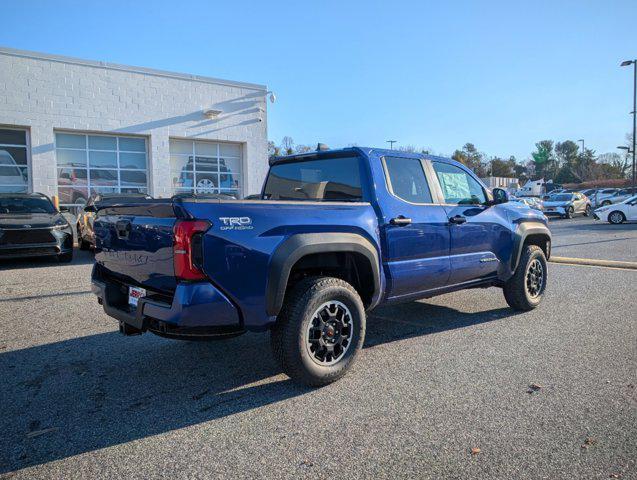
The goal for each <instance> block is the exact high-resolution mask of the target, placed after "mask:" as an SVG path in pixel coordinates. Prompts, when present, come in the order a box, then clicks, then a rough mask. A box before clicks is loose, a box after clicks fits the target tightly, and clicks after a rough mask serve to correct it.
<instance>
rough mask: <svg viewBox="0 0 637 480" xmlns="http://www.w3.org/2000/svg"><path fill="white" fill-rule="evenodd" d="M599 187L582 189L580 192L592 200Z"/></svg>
mask: <svg viewBox="0 0 637 480" xmlns="http://www.w3.org/2000/svg"><path fill="white" fill-rule="evenodd" d="M597 190H598V189H597V188H588V189H586V190H582V191H581V192H580V193H581V194H582V195H586V196H587V197H588V198H589V199H590V200H593V195H594V194H595V192H597Z"/></svg>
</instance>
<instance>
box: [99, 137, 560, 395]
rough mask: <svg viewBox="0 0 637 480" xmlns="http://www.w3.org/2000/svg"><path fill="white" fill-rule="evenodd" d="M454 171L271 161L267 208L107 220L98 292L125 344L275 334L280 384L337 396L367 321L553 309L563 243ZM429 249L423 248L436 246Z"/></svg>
mask: <svg viewBox="0 0 637 480" xmlns="http://www.w3.org/2000/svg"><path fill="white" fill-rule="evenodd" d="M507 197H508V196H507V193H506V191H504V190H502V189H498V188H496V189H494V190H493V193H491V192H489V191H488V190H487V188H486V187H485V186H484V184H483V183H482V182H481V181H480V180H479V178H478V177H477V176H476V175H475V174H474V173H473V172H472V171H470V170H469V169H467V167H465V166H464V165H462V164H460V163H458V162H455V161H453V160H451V159H447V158H442V157H435V156H429V155H420V154H410V153H406V152H398V151H395V150H377V149H370V148H358V147H356V148H346V149H342V150H334V151H330V150H327V151H324V150H321V151H317V152H311V153H307V154H299V155H292V156H288V157H282V158H276V159H272V160H270V171H269V173H268V176H267V179H266V182H265V185H264V188H263V191H262V198H263V200H220V199H200V198H185V197H175V198H173V199H156V200H135V201H131V202H129V203H127V204H125V205H118V206H113V205H101V204H99V203H98V204H97V210H98V212H97V217H96V219H95V224H94V225H95V227H94V228H95V235H96V244H97V245H96V255H95V259H96V263H95V266H94V268H93V272H92V289H93V292H95V294H96V295H97V297H98V301H99V303H101V304H102V305H103V307H104V311H105V312H106V313H107V314H108V315H110V316H112V317H114V318H115V319H117V320H118V321H119V322H120V331H121V332H122V333H123V334H125V335H137V334H141V333H143V332H147V331H150V332H153V333H155V334H157V335H161V336H164V337H169V338H185V339H193V338H197V337H198V338H200V339H201V338H214V337H215V336H216V337H220V336H221V337H224V336H225V337H228V336H232V335H238V334H241V333H243V332H245V331H264V330H270V332H271V343H272V348H273V352H274V356H275V357H276V359H278V361H279V362H280V363H281V365H282V368H283V371H284V372H285V373H287V374H288V375H289V376H290V377H292V378H293V379H295V380H296V381H299V382H301V383H304V384H308V385H313V386H320V385H325V384H328V383H331V382H333V381H335V380H337V379H338V378H340V377H341V376H342V375H344V374H345V372H346V371H347V370H348V369H349V368H350V367H351V365H352V362H353V361H354V360H355V358H356V355H357V353H358V352H359V350H360V349H361V347H362V345H363V341H364V337H365V318H366V312H368V311H371V310H373V309H374V308H375V307H376V306H378V305H381V304H390V303H398V302H406V301H411V300H415V299H420V298H426V297H432V296H435V295H439V294H442V293H446V292H450V291H455V290H460V289H465V288H475V287H499V288H502V289H503V291H504V298H505V299H506V301H507V303H508V304H509V305H510V306H511V307H512V308H514V309H516V310H531V309H533V308H535V307H537V306H538V305H539V304H540V302H541V300H542V297H543V295H544V291H545V288H546V279H547V268H546V265H547V264H546V261H547V258H548V257H549V255H550V244H551V233H550V231H549V229H548V226H547V219H546V217H545V216H544V215H542V214H541V213H540V212H537V211H535V210H532V209H529V208H524V209H522V208H519V206H516V205H514V204H511V203H507V200H508V198H507ZM423 239H426V241H424V240H423Z"/></svg>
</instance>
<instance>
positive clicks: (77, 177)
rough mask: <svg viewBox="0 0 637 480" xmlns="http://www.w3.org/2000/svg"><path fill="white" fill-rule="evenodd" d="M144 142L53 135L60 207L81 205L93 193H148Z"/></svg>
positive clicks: (96, 136)
mask: <svg viewBox="0 0 637 480" xmlns="http://www.w3.org/2000/svg"><path fill="white" fill-rule="evenodd" d="M146 152H147V148H146V139H145V138H140V137H127V136H114V135H93V134H91V135H89V134H77V133H56V134H55V153H56V158H57V183H58V195H59V198H60V205H67V206H81V205H83V204H84V203H86V200H87V199H88V197H89V195H92V194H95V193H112V192H115V193H128V192H140V193H147V192H148V167H147V154H146Z"/></svg>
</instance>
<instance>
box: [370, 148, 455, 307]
mask: <svg viewBox="0 0 637 480" xmlns="http://www.w3.org/2000/svg"><path fill="white" fill-rule="evenodd" d="M424 162H425V161H424V160H422V159H420V158H407V157H398V156H396V157H385V158H384V159H383V167H384V173H385V177H386V183H387V188H388V190H389V195H388V196H387V198H386V199H384V201H383V202H382V203H383V212H382V218H383V221H382V225H381V237H382V241H383V242H384V248H383V252H384V255H385V258H383V267H384V269H385V274H386V277H387V278H388V299H389V300H392V299H393V300H400V299H406V298H409V297H413V298H416V297H418V296H419V295H421V294H422V293H424V292H426V291H428V290H433V289H436V288H439V287H443V286H445V285H446V284H447V282H448V280H449V267H450V263H449V240H450V238H449V225H448V223H447V214H446V212H445V209H444V207H442V206H441V205H438V204H435V203H434V202H433V200H432V196H431V191H430V189H429V184H428V182H427V179H426V176H425V168H426V167H425V163H424Z"/></svg>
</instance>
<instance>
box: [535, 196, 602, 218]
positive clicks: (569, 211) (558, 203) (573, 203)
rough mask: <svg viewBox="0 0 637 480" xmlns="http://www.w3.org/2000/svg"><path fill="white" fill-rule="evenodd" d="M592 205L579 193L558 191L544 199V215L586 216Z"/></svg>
mask: <svg viewBox="0 0 637 480" xmlns="http://www.w3.org/2000/svg"><path fill="white" fill-rule="evenodd" d="M591 211H592V206H591V202H590V200H589V199H588V198H587V197H586V196H585V195H582V194H581V193H558V194H557V195H552V196H550V197H549V198H548V199H547V200H545V201H544V215H547V216H550V215H557V216H560V217H562V218H573V216H574V215H577V214H583V215H584V216H586V217H588V216H589V215H590V214H591Z"/></svg>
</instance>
